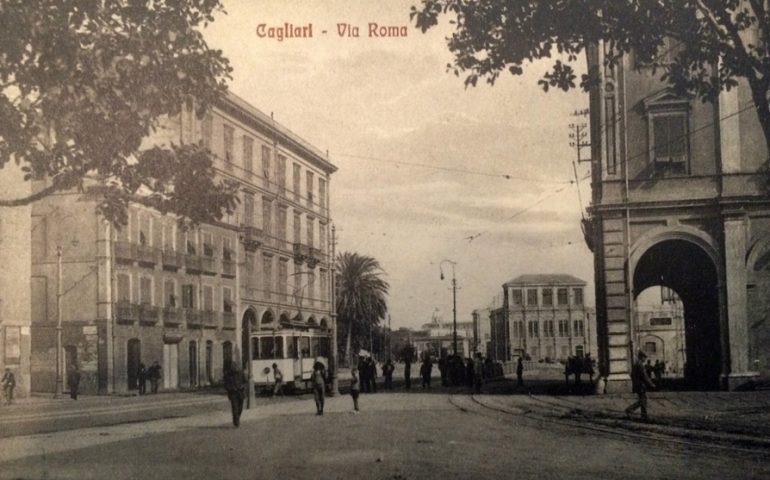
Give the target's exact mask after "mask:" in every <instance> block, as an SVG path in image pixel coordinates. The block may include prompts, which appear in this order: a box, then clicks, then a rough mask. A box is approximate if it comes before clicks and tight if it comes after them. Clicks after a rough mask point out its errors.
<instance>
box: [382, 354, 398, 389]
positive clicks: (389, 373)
mask: <svg viewBox="0 0 770 480" xmlns="http://www.w3.org/2000/svg"><path fill="white" fill-rule="evenodd" d="M395 369H396V367H394V366H393V362H391V361H390V359H388V360H387V361H386V362H385V365H383V366H382V375H383V376H384V377H385V390H393V370H395Z"/></svg>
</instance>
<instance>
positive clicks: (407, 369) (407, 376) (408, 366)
mask: <svg viewBox="0 0 770 480" xmlns="http://www.w3.org/2000/svg"><path fill="white" fill-rule="evenodd" d="M404 388H406V389H407V390H409V389H411V388H412V359H411V358H407V359H405V360H404Z"/></svg>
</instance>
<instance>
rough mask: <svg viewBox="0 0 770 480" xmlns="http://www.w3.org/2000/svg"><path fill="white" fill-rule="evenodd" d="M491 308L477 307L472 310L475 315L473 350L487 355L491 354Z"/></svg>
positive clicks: (472, 314)
mask: <svg viewBox="0 0 770 480" xmlns="http://www.w3.org/2000/svg"><path fill="white" fill-rule="evenodd" d="M491 313H492V309H491V308H477V309H475V310H473V312H471V316H472V317H473V347H472V348H473V352H474V353H475V352H480V353H481V354H482V355H484V356H485V357H488V356H490V355H491V353H490V351H491V344H490V342H491V320H490V315H491Z"/></svg>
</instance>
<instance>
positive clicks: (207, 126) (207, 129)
mask: <svg viewBox="0 0 770 480" xmlns="http://www.w3.org/2000/svg"><path fill="white" fill-rule="evenodd" d="M213 131H214V117H213V116H212V115H211V112H206V115H204V116H203V120H202V121H201V143H202V144H203V148H207V149H209V150H211V138H212V133H213Z"/></svg>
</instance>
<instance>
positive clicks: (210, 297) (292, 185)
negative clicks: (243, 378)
mask: <svg viewBox="0 0 770 480" xmlns="http://www.w3.org/2000/svg"><path fill="white" fill-rule="evenodd" d="M170 142H175V143H177V144H179V143H202V144H203V145H204V146H205V147H207V148H208V149H209V150H210V151H211V152H212V154H213V156H214V166H215V169H216V174H217V175H218V176H219V177H221V178H226V179H228V180H231V181H233V182H236V183H237V185H238V187H239V190H240V192H239V195H240V204H239V206H238V210H237V212H235V213H234V214H233V215H229V216H228V217H226V218H223V219H222V220H221V221H219V222H216V223H213V224H206V225H200V226H199V227H197V228H194V229H188V230H185V229H183V228H180V227H179V226H178V224H177V221H176V219H175V218H174V217H173V216H170V215H161V214H160V213H158V212H156V211H153V210H151V209H148V208H145V207H142V206H140V205H131V207H130V208H129V212H128V224H127V225H126V226H124V227H123V228H120V229H116V228H114V227H113V226H111V225H109V224H108V223H107V222H105V221H104V219H103V218H101V217H99V216H98V215H97V214H96V213H95V209H94V207H95V206H96V204H95V201H94V200H91V199H89V197H87V196H84V195H81V194H78V193H72V192H68V193H62V194H57V195H53V196H50V197H48V198H46V199H44V200H42V201H40V202H37V203H36V204H35V205H34V206H33V207H32V212H31V229H30V231H31V240H30V242H29V243H28V245H29V247H30V248H29V250H30V251H31V270H32V271H31V277H30V278H31V282H30V291H31V305H32V309H31V322H30V323H31V355H30V358H31V368H30V376H31V381H32V389H33V390H34V391H52V390H53V388H54V383H55V379H56V361H55V357H56V345H57V342H56V320H57V313H56V312H57V298H58V300H59V304H60V306H61V307H60V310H58V311H60V314H61V322H62V325H63V329H62V336H63V341H62V345H63V352H62V358H63V362H62V363H63V365H62V369H63V370H64V371H66V370H67V368H68V366H69V365H71V364H73V363H77V364H78V365H79V367H80V370H81V378H82V380H81V390H82V391H83V392H85V393H112V392H118V393H120V392H128V391H131V390H134V389H135V388H136V387H137V375H136V373H137V369H138V366H139V364H140V363H143V364H144V365H145V366H147V367H149V366H150V365H151V364H152V363H153V362H156V361H157V362H158V364H159V365H160V366H161V369H162V380H161V388H164V389H169V390H174V389H178V388H196V387H199V386H204V385H211V384H216V383H218V382H220V381H221V378H222V367H223V365H224V362H225V361H226V360H228V359H239V358H240V359H242V360H243V361H244V362H245V360H246V358H245V356H244V355H245V352H247V351H248V349H247V348H246V349H244V345H247V344H246V343H245V342H247V341H248V338H247V337H246V335H247V333H246V330H248V329H244V328H243V325H244V322H249V328H251V330H252V331H254V330H255V329H263V328H266V329H272V330H275V329H279V328H282V327H284V326H288V325H292V326H294V327H295V328H300V329H323V330H328V329H329V328H330V327H331V315H330V309H331V303H330V281H331V280H330V275H331V274H330V267H329V261H330V259H329V255H328V242H329V222H330V214H329V183H330V175H331V174H332V173H333V172H334V171H335V167H334V166H333V165H332V164H331V163H330V162H329V161H328V159H327V158H326V156H325V155H324V154H322V153H321V152H320V151H318V150H317V149H315V148H314V147H312V146H311V145H309V144H307V143H306V142H305V141H303V140H302V139H301V138H299V137H297V136H296V135H294V134H293V133H291V132H290V131H289V130H288V129H286V128H285V127H283V126H281V125H280V124H278V123H276V122H275V121H273V119H272V118H271V117H270V116H268V115H265V114H264V113H262V112H260V111H259V110H257V109H256V108H254V107H252V106H251V105H249V104H248V103H246V102H245V101H244V100H242V99H240V98H239V97H237V96H236V95H234V94H228V95H227V96H226V97H224V98H222V99H221V100H220V101H219V102H218V103H217V104H216V105H214V106H213V107H212V108H211V109H210V111H209V112H208V113H207V114H206V115H205V116H203V117H201V118H199V117H198V116H197V115H196V114H195V105H194V101H192V100H191V101H189V102H187V104H186V105H185V106H184V107H183V109H182V111H181V113H180V114H179V115H178V116H176V117H173V118H169V119H166V120H165V121H163V122H162V128H160V129H159V130H158V133H157V134H156V135H155V136H153V137H152V138H149V139H147V143H148V144H169V143H170ZM65 389H66V385H65Z"/></svg>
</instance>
